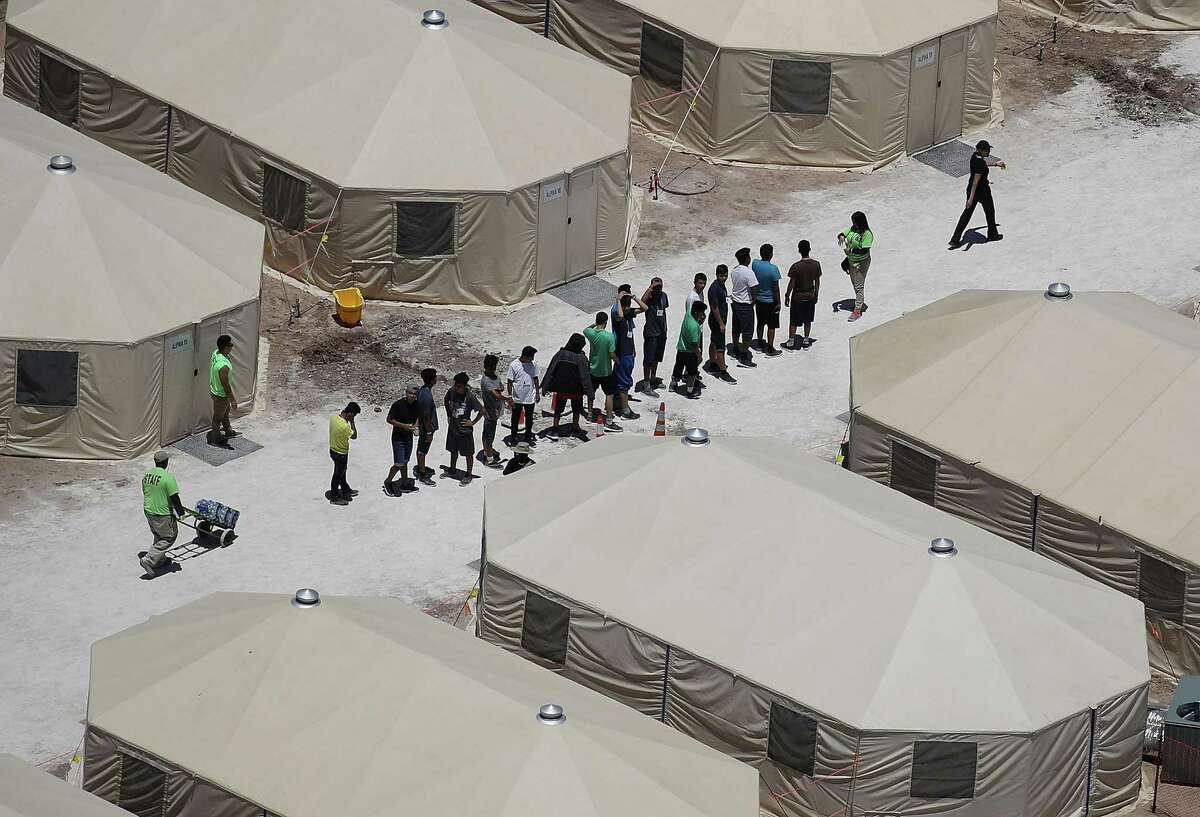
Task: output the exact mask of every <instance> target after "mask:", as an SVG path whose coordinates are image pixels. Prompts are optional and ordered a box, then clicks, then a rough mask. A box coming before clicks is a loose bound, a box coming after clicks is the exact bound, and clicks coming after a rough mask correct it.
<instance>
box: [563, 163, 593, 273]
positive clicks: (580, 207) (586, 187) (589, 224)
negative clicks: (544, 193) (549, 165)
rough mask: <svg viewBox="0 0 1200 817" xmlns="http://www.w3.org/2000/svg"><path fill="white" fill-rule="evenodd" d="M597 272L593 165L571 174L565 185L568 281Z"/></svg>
mask: <svg viewBox="0 0 1200 817" xmlns="http://www.w3.org/2000/svg"><path fill="white" fill-rule="evenodd" d="M595 271H596V168H595V167H590V168H588V169H587V170H579V171H576V172H574V173H572V174H571V179H570V182H569V183H568V185H567V280H568V281H572V280H574V279H576V278H582V277H583V276H585V275H591V274H592V273H593V272H595Z"/></svg>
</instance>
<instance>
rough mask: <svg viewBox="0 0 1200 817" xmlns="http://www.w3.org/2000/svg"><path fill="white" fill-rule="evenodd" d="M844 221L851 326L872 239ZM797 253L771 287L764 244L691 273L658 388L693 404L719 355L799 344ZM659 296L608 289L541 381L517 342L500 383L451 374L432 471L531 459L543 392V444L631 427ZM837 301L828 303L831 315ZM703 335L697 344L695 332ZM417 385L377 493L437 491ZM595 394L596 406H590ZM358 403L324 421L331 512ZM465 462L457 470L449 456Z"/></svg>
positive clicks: (808, 262) (651, 360)
mask: <svg viewBox="0 0 1200 817" xmlns="http://www.w3.org/2000/svg"><path fill="white" fill-rule="evenodd" d="M850 221H851V223H850V226H849V227H847V228H846V229H845V230H843V231H842V232H840V233H839V234H838V235H837V241H838V245H839V247H840V248H841V250H842V252H843V254H844V256H845V258H844V260H843V261H842V269H843V270H844V271H845V272H846V273H847V275H849V277H850V281H851V285H852V286H853V289H854V301H853V306H852V307H851V313H850V317H849V320H851V321H855V320H858V319H859V318H860V317H861V316H862V313H863V312H864V311H865V310H866V308H867V305H866V302H865V300H864V291H865V285H866V277H867V271H868V270H869V268H870V265H871V248H872V246H873V244H874V236H873V234H872V233H871V228H870V225H869V224H868V223H867V218H866V216H865V215H864V214H863V213H861V212H856V213H854V214H853V215H852V216H851V220H850ZM796 249H797V252H798V254H799V258H798V259H797V260H796V261H795V263H793V264H792V265H791V266H790V268H789V269H788V272H787V286H786V288H784V289H783V290H782V291H781V283H782V281H783V275H782V273H781V272H780V269H779V267H778V266H777V265H776V264H775V260H774V258H775V249H774V247H773V246H772V245H770V244H764V245H762V247H761V248H760V249H759V256H758V258H752V253H751V251H750V248H748V247H743V248H741V249H739V250H738V251H737V252H736V253H735V254H734V257H735V260H736V261H737V264H736V265H735V266H734V268H733V270H732V272H731V271H730V270H729V268H728V267H727V266H726V265H724V264H720V265H718V266H717V268H716V272H715V275H714V280H713V281H712V282H711V283H709V281H708V276H707V275H706V274H704V273H699V274H697V275H696V276H695V278H694V280H693V283H692V289H691V291H689V292H688V294H687V298H686V301H685V306H684V315H683V319H682V323H681V324H680V328H679V337H678V339H677V341H676V344H675V360H674V365H673V366H672V369H671V374H670V383H669V386H668V388H669V389H670V390H671V391H672V392H675V393H678V394H680V395H682V396H684V397H687V398H689V399H693V400H694V399H698V398H699V397H700V396H701V393H702V391H703V390H704V389H705V388H707V383H706V382H705V378H704V375H703V374H701V372H703V373H704V374H708V375H711V376H712V377H713V378H714V379H716V380H719V381H721V382H723V383H727V384H729V385H735V384H736V383H737V379H736V378H734V377H733V375H732V374H730V372H729V363H728V360H729V358H733V360H734V361H736V363H737V365H738V366H739V367H743V368H752V367H755V366H757V365H758V364H757V363H755V362H754V353H755V352H758V353H760V354H763V355H765V356H767V357H777V356H779V355H781V354H783V352H782V351H781V349H786V350H788V351H803V350H807V349H809V348H810V347H811V346H812V345H813V343H815V342H816V338H814V337H813V336H812V324H813V321H814V320H815V317H816V305H817V302H818V300H819V297H820V291H821V276H822V270H821V263H820V262H819V261H818V260H816V259H815V258H812V257H811V252H812V248H811V245H810V243H809V242H808V241H807V240H804V241H800V242H798V244H797V247H796ZM785 307H786V308H787V309H788V310H789V323H788V338H787V341H785V342H784V343H782V344H780V345H779V346H778V347H777V346H776V345H775V340H776V334H777V331H778V329H779V326H780V314H781V312H782V310H783V309H784V308H785ZM670 308H671V304H670V298H669V297H668V295H667V293H666V291H665V290H664V289H663V282H662V279H661V278H658V277H655V278H652V279H650V283H649V285H648V286H647V287H646V289H645V291H644V292H643V293H642V294H641V296H638V295H635V294H634V292H633V287H632V286H631V285H630V284H622V285H621V286H619V287H618V288H617V297H616V299H615V302H614V303H613V305H612V307H610V308H609V310H608V311H606V312H604V311H602V312H598V313H596V316H595V320H594V321H593V322H592V324H591V325H590V326H588V327H586V328H585V329H584V330H583V332H581V333H580V332H576V333H573V334H572V335H571V337H570V338H569V339H568V340H567V342H566V344H565V345H564V346H563V347H562V348H561V349H559V350H558V351H557V352H556V353H555V354H554V356H553V357H552V358H551V360H550V363H549V365H548V366H547V367H546V370H545V372H544V374H543V373H542V372H541V370H540V369H539V367H538V365H537V364H536V363H535V358H536V356H537V354H538V350H537V349H535V348H534V347H532V346H526V347H525V348H524V349H522V350H521V354H520V356H519V357H518V358H517V359H515V360H513V361H512V362H511V363H510V364H509V366H508V369H507V370H506V371H505V373H504V376H503V377H501V376H500V374H499V372H498V366H499V363H500V360H499V358H498V357H497V356H496V355H492V354H489V355H487V356H485V357H484V359H483V371H482V374H481V375H480V377H479V390H478V393H476V391H475V390H474V389H472V388H471V378H470V376H469V375H468V374H467V373H466V372H459V373H457V374H456V375H455V376H454V378H453V383H452V385H451V386H450V388H448V389H447V390H446V393H445V395H444V397H443V399H442V404H443V407H444V409H445V416H446V429H445V432H444V433H445V438H446V451H447V453H449V455H450V462H449V465H444V466H442V471H443V477H445V478H453V479H457V480H458V481H459V484H460V485H462V486H467V485H470V484H471V482H472V480H474V479H475V478H476V476H477V475H476V474H475V463H476V462H478V463H480V464H482V465H483V466H485V467H488V468H503V469H504V473H506V474H509V473H513V472H514V471H518V470H520V469H522V468H525V467H528V466H529V465H532V464H533V460H532V459H531V457H530V455H531V453H532V448H533V446H536V445H537V437H536V435H535V434H534V425H535V422H536V414H537V408H538V405H539V404H540V402H541V399H542V394H543V393H549V394H552V395H553V398H552V403H551V409H552V411H551V415H552V417H553V425H552V426H551V427H550V428H548V429H546V430H545V431H544V432H543V433H544V435H545V436H547V437H548V438H550V439H558V438H559V437H560V436H562V435H565V436H574V437H578V438H581V439H585V440H586V439H587V438H588V436H587V432H585V431H584V429H583V427H582V425H581V422H582V418H583V416H584V414H585V404H586V414H587V416H588V418H589V420H590V422H592V423H597V424H602V425H603V428H604V430H605V431H610V432H619V431H622V430H623V429H622V427H621V425H620V423H619V422H618V420H634V419H637V418H638V417H639V416H640V415H639V414H637V412H635V411H634V410H633V409H632V408H631V407H630V403H631V402H633V401H636V400H638V398H637V397H634V396H631V395H632V394H642V395H645V396H647V397H651V398H655V399H657V398H658V397H659V389H661V388H663V387H664V385H665V384H664V381H663V379H662V378H661V377H660V376H659V367H660V366H662V365H663V362H664V360H665V359H666V352H667V327H668V317H667V315H668V310H669V309H670ZM838 308H839V305H838V304H835V305H834V310H835V311H837V309H838ZM639 320H640V321H642V361H641V363H642V365H641V370H640V375H641V377H640V379H638V380H636V381H635V379H634V378H635V372H637V344H636V338H637V324H638V321H639ZM706 326H707V328H708V332H709V338H708V343H707V345H706V344H705V342H704V328H705V327H706ZM421 381H422V383H421V385H419V386H418V385H412V386H409V387H407V388H406V389H405V394H404V396H403V397H402V398H400V399H399V400H396V401H395V402H394V403H393V404H392V406H391V408H390V409H389V411H388V414H387V423H388V425H390V426H391V427H392V435H391V444H392V467H391V469H390V470H389V472H388V474H387V476H386V477H385V478H384V481H383V492H384V493H385V494H386V495H388V496H402V495H404V494H406V493H411V492H413V491H417V490H419V489H418V487H417V483H421V484H423V485H426V486H433V485H436V482H435V481H434V476H435V473H436V472H435V471H434V469H433V468H431V467H429V465H428V464H427V458H428V456H429V452H430V450H431V447H432V444H433V438H434V435H435V434H436V433H437V432H438V431H439V430H440V429H439V420H438V412H437V402H436V398H435V397H434V393H433V387H434V385H435V384H436V383H437V371H436V370H435V369H432V368H427V369H424V370H423V371H422V372H421ZM598 393H599V394H600V395H602V400H603V402H602V403H601V404H598V403H597V395H598ZM568 406H570V410H571V422H570V424H569V425H568V426H567V428H566V429H565V431H564V430H563V427H562V418H563V415H564V413H565V412H566V410H567V407H568ZM360 414H361V408H360V407H359V405H358V404H357V403H353V402H352V403H350V404H349V405H347V406H346V408H345V409H343V410H342V411H341V412H338V413H337V414H335V415H333V416H332V417H331V418H330V421H329V456H330V459H331V460H332V461H333V476H332V478H331V480H330V486H329V491H328V492H327V493H326V498H327V499H328V500H329V501H330V502H332V503H333V504H335V505H346V504H348V503H349V502H351V501H352V500H353V499H354V497H355V496H357V494H358V491H356V490H354V489H353V488H351V487H350V485H349V483H348V482H347V470H348V463H349V454H350V443H351V441H352V440H355V439H357V438H358V428H357V418H358V416H359V415H360ZM506 415H507V416H508V417H510V418H511V419H510V427H511V430H512V434H511V437H510V438H508V441H509V443H510V445H511V446H512V449H513V454H514V455H513V457H512V458H511V459H509V460H508V461H507V462H505V460H504V459H503V457H501V455H500V453H499V451H497V450H496V447H495V446H496V433H497V430H498V429H499V428H500V426H501V424H502V422H503V420H502V418H503V417H504V416H506ZM480 423H482V424H483V435H482V436H483V439H482V443H483V446H482V449H481V450H479V451H478V452H477V451H476V445H475V431H474V429H475V426H476V425H478V424H480ZM414 455H415V458H416V464H415V465H414V466H413V467H412V475H411V476H410V475H409V463H410V462H411V461H412V459H413V457H414ZM460 458H461V460H462V463H463V464H464V466H465V470H464V469H460V468H459V460H460Z"/></svg>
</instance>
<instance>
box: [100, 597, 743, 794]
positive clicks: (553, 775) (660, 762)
mask: <svg viewBox="0 0 1200 817" xmlns="http://www.w3.org/2000/svg"><path fill="white" fill-rule="evenodd" d="M546 703H557V704H560V705H561V706H563V708H564V710H565V713H566V717H567V719H566V722H565V723H564V724H562V725H559V726H547V725H545V724H543V723H540V722H539V721H538V719H537V717H536V715H537V711H538V708H539V707H540V706H541V705H542V704H546ZM88 722H89V723H90V724H92V725H94V726H96V727H98V728H100V729H103V730H105V731H107V732H109V733H111V734H113V735H116V736H117V737H118V738H120V739H122V740H125V741H128V742H130V743H132V744H133V745H135V746H138V747H141V748H142V749H143V750H145V751H148V752H151V753H153V754H156V755H158V756H159V757H161V758H163V759H164V760H166V761H168V762H170V763H172V764H177V765H179V766H181V767H182V768H183V769H185V770H187V771H189V772H193V773H195V774H197V775H199V776H201V777H203V778H205V779H207V780H211V781H213V782H214V783H216V784H217V785H219V786H221V787H222V788H224V789H225V790H227V791H230V792H232V793H234V794H236V795H238V796H240V797H243V798H245V799H248V800H250V801H252V802H254V803H256V804H258V805H260V806H262V807H263V808H265V809H266V810H267V811H269V812H270V813H271V814H276V815H282V817H310V815H311V816H315V815H325V814H331V813H337V814H342V815H346V817H377V815H383V814H397V813H404V814H421V813H433V812H441V811H445V809H446V805H447V802H448V800H447V797H451V799H452V800H453V804H454V810H455V811H461V812H462V813H464V814H488V815H495V817H530V816H531V815H533V816H534V817H536V815H546V817H550V816H551V815H560V814H563V813H570V814H582V815H589V814H590V815H598V817H606V816H607V817H624V815H627V814H635V813H636V814H656V815H663V816H664V817H730V816H731V815H733V816H734V817H737V816H738V815H741V817H757V809H758V784H757V777H756V774H755V772H754V770H753V769H751V768H750V767H748V766H745V765H743V764H741V763H739V762H737V761H735V760H733V759H732V758H728V757H725V756H724V755H722V754H720V753H719V752H717V751H715V750H713V749H709V748H708V747H706V746H703V745H701V744H700V743H698V742H696V741H693V740H691V739H689V738H687V737H685V736H683V735H681V734H679V733H678V732H676V731H675V730H673V729H670V728H669V727H666V726H664V725H663V724H660V723H656V722H654V721H653V720H651V719H649V718H646V717H644V716H643V715H640V714H638V713H636V712H633V711H632V710H630V709H627V708H625V707H624V706H622V705H621V704H619V703H616V702H615V701H611V700H609V699H607V698H605V697H604V696H602V695H600V694H598V693H596V692H593V691H591V690H588V689H585V688H584V687H582V686H580V685H578V684H576V683H574V682H572V681H569V680H566V679H564V678H561V677H559V676H557V675H555V674H553V673H549V672H546V671H545V670H543V669H541V668H538V667H535V666H534V665H532V664H530V663H528V662H526V661H524V660H522V659H520V658H518V657H517V656H514V655H512V654H510V653H507V652H505V651H503V650H499V649H496V648H495V647H492V646H490V645H487V644H485V643H484V642H482V641H479V640H478V639H475V638H473V637H471V636H469V635H468V634H466V633H463V632H461V631H459V630H456V629H454V628H453V627H450V626H449V625H446V624H443V623H441V622H438V621H435V620H434V619H432V618H430V617H428V616H425V615H423V614H422V613H420V612H419V611H416V610H413V609H412V608H409V607H407V606H405V605H404V604H402V603H400V602H399V601H396V600H394V599H387V598H349V597H325V598H323V599H322V602H321V604H320V605H319V606H317V607H314V608H311V609H306V610H304V609H297V608H295V607H293V606H292V604H291V603H290V599H289V598H288V597H287V596H278V595H263V594H236V593H217V594H214V595H212V596H208V597H206V598H204V599H201V600H199V601H197V602H193V603H191V604H188V605H186V606H184V607H181V608H178V609H176V610H173V611H171V612H168V613H166V614H164V615H161V616H155V617H154V618H151V619H150V620H149V621H147V622H145V623H143V624H140V625H138V626H136V627H133V628H131V629H128V630H125V631H123V632H121V633H118V634H116V635H114V636H111V637H109V638H106V639H103V640H101V641H99V642H97V643H96V644H95V645H94V646H93V648H92V674H91V686H90V690H89V698H88Z"/></svg>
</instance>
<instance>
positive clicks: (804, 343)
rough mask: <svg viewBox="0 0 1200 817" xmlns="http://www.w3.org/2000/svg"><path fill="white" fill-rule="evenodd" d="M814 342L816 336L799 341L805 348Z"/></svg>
mask: <svg viewBox="0 0 1200 817" xmlns="http://www.w3.org/2000/svg"><path fill="white" fill-rule="evenodd" d="M816 342H817V339H816V338H805V339H804V340H803V341H801V343H802V344H803V346H804V348H805V349H807V348H809V347H810V346H812V345H813V344H814V343H816Z"/></svg>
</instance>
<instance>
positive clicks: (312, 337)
mask: <svg viewBox="0 0 1200 817" xmlns="http://www.w3.org/2000/svg"><path fill="white" fill-rule="evenodd" d="M281 287H282V288H283V289H281ZM297 300H298V301H299V312H300V317H299V318H292V317H291V316H292V314H293V313H292V311H291V309H292V306H293V305H294V304H295V303H296V302H297ZM333 313H334V306H333V301H332V299H331V298H324V299H319V298H317V297H314V296H312V295H310V294H308V293H306V292H303V291H301V290H298V289H296V288H294V287H290V286H286V285H284V284H281V283H280V282H279V281H278V279H275V278H273V277H271V276H264V277H263V298H262V314H263V319H262V326H263V334H264V335H265V336H266V338H267V339H268V340H269V341H270V343H271V359H270V363H269V365H268V371H267V378H268V381H269V385H270V389H269V392H268V395H269V398H268V400H269V401H270V402H268V409H269V410H280V411H284V412H288V411H295V410H296V409H297V408H315V407H317V406H320V405H323V404H324V403H325V402H327V398H328V397H329V396H330V395H331V394H336V395H348V396H351V397H353V399H355V400H357V401H359V402H360V403H363V404H364V408H365V407H366V405H368V404H370V405H381V406H387V405H390V404H391V402H392V401H393V400H395V399H396V398H397V396H398V395H399V394H400V389H402V388H403V387H404V386H405V385H406V384H409V383H417V382H419V380H420V371H421V370H422V369H423V368H425V367H427V366H432V367H434V368H436V369H437V370H438V373H439V377H438V379H439V381H440V382H442V383H446V382H448V381H449V379H450V378H451V377H453V375H454V373H455V372H458V371H466V372H470V373H472V375H474V374H475V373H477V370H478V369H479V366H480V361H481V360H482V358H483V354H484V352H483V351H482V350H480V349H476V348H474V347H473V346H470V345H469V344H466V343H463V341H462V340H461V339H460V338H459V336H458V335H457V334H456V333H455V332H454V331H453V330H452V327H453V322H448V321H447V317H448V316H450V315H451V314H452V313H450V312H449V311H446V310H429V311H425V310H420V309H415V308H413V307H406V306H400V305H397V304H389V303H386V302H379V301H372V302H370V303H369V304H368V307H367V311H366V313H365V314H364V319H363V324H362V325H361V326H357V327H354V328H347V327H344V326H340V325H338V324H337V323H336V322H335V321H334V320H333ZM480 319H481V320H487V319H491V316H486V315H485V316H482V317H481V318H480ZM276 401H278V405H277V404H276Z"/></svg>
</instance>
